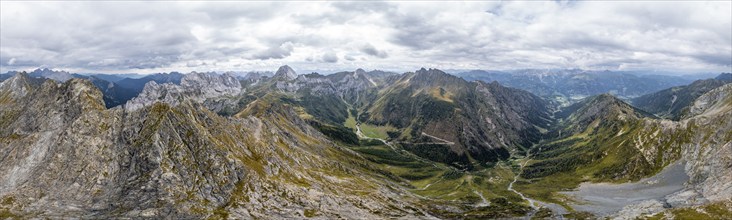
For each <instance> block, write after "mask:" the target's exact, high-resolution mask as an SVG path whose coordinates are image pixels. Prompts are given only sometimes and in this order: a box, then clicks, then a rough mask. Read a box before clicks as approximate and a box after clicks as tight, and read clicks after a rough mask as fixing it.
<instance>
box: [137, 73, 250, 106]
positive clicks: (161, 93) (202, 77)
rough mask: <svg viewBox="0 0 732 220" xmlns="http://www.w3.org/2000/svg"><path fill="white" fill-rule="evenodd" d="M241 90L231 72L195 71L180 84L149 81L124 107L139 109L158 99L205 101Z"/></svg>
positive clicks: (167, 100)
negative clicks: (219, 73)
mask: <svg viewBox="0 0 732 220" xmlns="http://www.w3.org/2000/svg"><path fill="white" fill-rule="evenodd" d="M241 92H242V87H241V84H240V83H239V81H238V80H237V79H236V77H234V76H233V75H231V74H228V73H225V74H223V75H218V74H216V73H196V72H193V73H190V74H187V75H185V76H184V77H183V79H181V83H180V85H175V84H172V83H165V84H157V83H155V82H154V81H150V82H148V83H147V84H145V89H143V91H142V93H140V95H138V96H137V97H135V98H133V99H132V100H130V101H128V102H127V104H125V107H124V108H125V109H126V110H128V111H132V110H138V109H140V108H142V107H145V106H151V105H152V104H154V103H155V102H158V101H159V102H163V103H168V104H171V105H173V106H175V105H178V104H180V102H181V101H183V100H192V101H194V102H203V101H205V100H207V99H210V98H217V97H222V96H235V95H238V94H239V93H241Z"/></svg>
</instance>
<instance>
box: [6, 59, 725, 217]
mask: <svg viewBox="0 0 732 220" xmlns="http://www.w3.org/2000/svg"><path fill="white" fill-rule="evenodd" d="M521 74H524V75H523V76H524V77H523V78H524V79H523V80H521V77H520V76H522V75H521ZM458 76H460V77H458ZM2 77H5V78H4V80H3V81H2V82H0V155H3V156H2V157H0V216H2V217H10V218H161V217H162V218H184V219H190V218H193V219H200V218H224V219H228V218H234V219H241V218H244V219H247V218H287V219H291V218H293V219H302V218H324V219H332V218H352V219H381V218H416V219H422V218H429V219H432V218H444V219H486V218H487V219H493V218H550V219H554V218H577V219H581V218H606V217H607V218H621V219H623V218H629V219H634V218H640V217H654V218H662V217H663V216H675V217H676V218H685V217H689V216H692V217H693V216H697V217H698V216H702V217H701V218H711V219H725V218H726V217H728V216H731V215H732V209H730V208H728V207H732V203H731V202H730V201H729V198H730V197H732V169H730V166H729V165H730V164H732V158H730V157H729V155H732V84H730V83H729V82H730V81H732V74H729V73H725V74H721V75H719V76H718V77H716V78H714V79H705V80H698V81H695V82H693V83H690V84H688V85H686V84H685V83H684V82H685V81H684V80H685V79H680V78H676V77H668V76H667V77H660V76H649V75H634V74H629V73H617V72H592V71H581V70H567V71H565V70H562V71H553V70H552V71H548V72H547V71H538V70H523V71H516V72H489V71H473V72H468V73H461V74H457V76H455V75H450V74H447V73H445V72H443V71H441V70H438V69H419V70H416V71H414V72H406V73H401V74H400V73H392V72H384V71H365V70H363V69H357V70H355V71H344V72H338V73H333V74H330V75H321V74H318V73H310V74H297V73H296V72H295V71H294V70H293V69H292V68H290V67H289V66H282V67H280V68H279V69H278V70H277V71H275V72H273V73H271V74H270V73H262V72H251V73H246V74H241V73H233V72H228V73H223V74H218V73H213V72H208V73H199V72H192V73H187V74H182V73H177V72H173V73H163V74H152V75H148V76H145V77H141V78H120V77H116V76H112V75H95V74H92V75H79V74H72V73H68V72H63V71H54V70H49V69H39V70H36V71H33V72H31V73H26V72H14V73H10V74H2ZM475 79H478V80H477V81H476V80H475ZM484 80H485V81H484ZM504 85H507V86H504ZM522 88H525V89H522ZM632 97H635V98H634V99H631V100H632V101H631V102H626V101H625V100H628V99H629V98H632ZM624 99H625V100H624ZM629 103H630V104H629ZM631 104H632V105H631ZM669 119H672V120H669ZM675 163H683V165H685V167H686V169H683V170H682V171H679V172H683V173H682V174H681V175H686V176H688V177H689V179H690V180H689V181H688V182H686V183H685V184H680V185H683V188H682V189H681V190H678V191H674V192H672V193H669V194H663V195H658V196H656V197H653V198H645V199H643V200H637V201H636V200H627V201H624V202H627V203H628V204H627V205H625V206H624V207H623V209H622V211H616V212H612V213H607V212H602V211H592V210H590V212H583V211H579V210H577V209H574V208H573V207H575V206H576V205H577V204H580V203H582V202H581V201H580V200H579V199H580V198H570V197H567V196H566V195H565V194H562V192H564V191H568V190H572V189H576V188H577V187H579V186H580V184H582V183H583V182H611V183H625V182H629V181H639V180H642V179H643V178H646V177H650V176H654V175H656V174H657V173H659V172H661V170H663V169H665V168H667V167H669V165H672V164H675ZM642 184H647V185H653V184H656V183H642ZM604 199H607V200H613V199H614V198H604ZM613 201H614V200H613ZM649 207H651V208H649ZM637 213H641V214H637Z"/></svg>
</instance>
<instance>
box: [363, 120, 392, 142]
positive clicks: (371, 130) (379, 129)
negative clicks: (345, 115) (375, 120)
mask: <svg viewBox="0 0 732 220" xmlns="http://www.w3.org/2000/svg"><path fill="white" fill-rule="evenodd" d="M389 131H396V128H394V127H392V126H389V125H386V126H377V125H372V124H366V123H362V124H361V132H363V135H365V136H366V137H370V138H380V139H388V138H389V134H388V133H387V132H389Z"/></svg>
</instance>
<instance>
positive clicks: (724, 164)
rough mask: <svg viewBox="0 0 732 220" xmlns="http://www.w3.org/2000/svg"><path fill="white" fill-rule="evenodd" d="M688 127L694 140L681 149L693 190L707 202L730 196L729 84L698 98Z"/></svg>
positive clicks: (731, 121) (731, 112)
mask: <svg viewBox="0 0 732 220" xmlns="http://www.w3.org/2000/svg"><path fill="white" fill-rule="evenodd" d="M690 109H691V113H692V115H695V116H694V117H692V118H690V119H688V126H690V127H692V128H693V130H695V131H696V133H697V134H696V138H695V141H694V142H692V143H691V144H688V145H686V146H685V148H684V149H683V150H684V151H683V155H684V158H685V159H686V161H688V163H687V165H686V170H687V173H688V174H689V176H690V177H691V183H692V184H693V186H694V187H693V189H694V190H695V191H697V192H699V193H700V194H701V195H702V196H703V198H705V199H706V200H709V201H721V200H725V199H729V198H732V84H727V85H725V86H722V87H719V88H717V89H714V90H712V91H710V92H708V93H706V94H704V95H702V96H701V97H699V98H698V99H697V100H696V101H695V102H694V105H693V106H692V107H691V108H690Z"/></svg>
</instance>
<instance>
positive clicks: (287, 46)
mask: <svg viewBox="0 0 732 220" xmlns="http://www.w3.org/2000/svg"><path fill="white" fill-rule="evenodd" d="M293 50H294V47H293V46H292V43H291V42H286V43H283V44H282V45H280V46H278V47H271V48H269V49H267V50H264V51H261V52H259V53H257V54H255V55H254V56H252V57H253V58H255V59H260V60H268V59H282V58H285V57H288V56H290V54H292V51H293Z"/></svg>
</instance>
